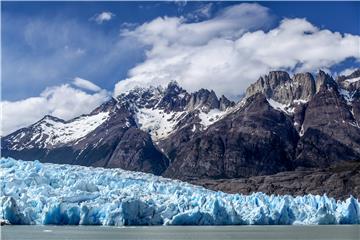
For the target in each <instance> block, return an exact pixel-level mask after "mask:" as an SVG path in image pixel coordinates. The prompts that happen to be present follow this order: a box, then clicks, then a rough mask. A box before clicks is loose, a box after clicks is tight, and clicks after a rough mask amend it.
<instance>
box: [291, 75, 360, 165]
mask: <svg viewBox="0 0 360 240" xmlns="http://www.w3.org/2000/svg"><path fill="white" fill-rule="evenodd" d="M320 83H321V84H320ZM317 86H318V92H317V93H316V95H314V97H313V98H312V99H311V101H310V102H309V104H308V106H307V108H306V112H305V118H304V122H303V129H302V132H303V134H304V135H303V136H302V137H301V139H300V142H299V144H298V147H297V158H296V165H299V166H312V167H327V166H329V165H330V164H331V163H333V162H336V161H342V160H356V159H360V129H359V128H358V127H357V126H356V124H355V123H356V121H355V119H354V117H353V115H352V113H351V110H350V108H349V106H348V105H347V103H346V101H345V100H344V98H343V97H342V96H341V95H340V94H339V91H338V87H337V85H336V82H335V81H334V80H333V79H332V78H331V77H330V76H329V75H327V74H325V73H324V72H320V73H319V75H318V77H317Z"/></svg>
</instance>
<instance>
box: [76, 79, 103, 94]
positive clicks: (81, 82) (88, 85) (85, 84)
mask: <svg viewBox="0 0 360 240" xmlns="http://www.w3.org/2000/svg"><path fill="white" fill-rule="evenodd" d="M73 84H74V85H75V86H77V87H79V88H82V89H85V90H90V91H93V92H98V91H100V90H101V88H100V87H99V86H98V85H96V84H94V83H92V82H90V81H89V80H86V79H83V78H79V77H76V78H74V80H73Z"/></svg>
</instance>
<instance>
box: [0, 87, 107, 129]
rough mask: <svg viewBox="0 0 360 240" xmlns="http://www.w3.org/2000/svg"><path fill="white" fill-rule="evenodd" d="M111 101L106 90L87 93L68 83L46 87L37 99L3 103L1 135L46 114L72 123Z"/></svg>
mask: <svg viewBox="0 0 360 240" xmlns="http://www.w3.org/2000/svg"><path fill="white" fill-rule="evenodd" d="M108 98H109V94H108V92H107V91H105V90H101V89H100V90H99V91H98V92H95V93H93V94H88V93H86V92H84V91H82V90H80V89H76V88H73V87H71V86H70V85H69V84H63V85H59V86H54V87H49V88H46V89H45V90H44V91H43V92H42V93H41V94H40V96H38V97H31V98H27V99H24V100H19V101H1V103H0V107H1V109H2V115H1V116H2V119H1V136H4V135H6V134H9V133H11V132H13V131H15V130H17V129H19V128H22V127H26V126H28V125H30V124H32V123H34V122H36V121H38V120H40V119H41V118H42V117H44V116H45V115H52V116H55V117H58V118H61V119H64V120H69V119H72V118H74V117H77V116H79V115H81V114H86V113H89V112H90V111H91V110H93V109H94V108H96V107H97V106H99V105H100V104H101V103H103V102H104V101H106V100H107V99H108Z"/></svg>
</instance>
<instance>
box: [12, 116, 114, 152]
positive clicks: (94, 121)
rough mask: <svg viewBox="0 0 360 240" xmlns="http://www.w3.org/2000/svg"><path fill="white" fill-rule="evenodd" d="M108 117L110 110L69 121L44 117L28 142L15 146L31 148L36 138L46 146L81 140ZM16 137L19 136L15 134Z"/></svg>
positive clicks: (15, 146)
mask: <svg viewBox="0 0 360 240" xmlns="http://www.w3.org/2000/svg"><path fill="white" fill-rule="evenodd" d="M108 118H109V112H99V113H98V114H94V115H86V116H80V117H78V118H75V119H74V120H71V121H68V122H65V121H56V120H54V119H53V118H44V119H43V120H42V121H40V122H39V123H37V124H36V125H34V128H35V129H34V134H33V136H32V137H31V139H30V140H29V141H28V142H24V144H23V145H24V146H21V147H19V146H17V145H14V147H13V148H16V149H17V150H21V148H22V147H25V148H31V146H32V145H30V144H31V143H32V142H33V141H34V140H36V141H35V142H36V143H37V142H40V141H41V142H43V144H44V145H45V146H49V145H56V144H65V143H68V142H72V141H75V140H79V139H81V138H83V137H85V136H86V135H87V134H89V133H90V132H92V131H94V130H95V129H96V128H97V127H99V126H100V125H101V124H103V123H104V122H105V121H106V120H107V119H108ZM21 134H23V133H21ZM21 136H22V135H21ZM21 136H19V139H20V138H21ZM15 138H17V136H15Z"/></svg>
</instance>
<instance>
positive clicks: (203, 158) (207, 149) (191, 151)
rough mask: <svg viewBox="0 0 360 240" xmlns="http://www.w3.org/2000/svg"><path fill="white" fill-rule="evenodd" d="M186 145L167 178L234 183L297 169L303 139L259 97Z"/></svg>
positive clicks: (258, 95) (183, 144)
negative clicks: (295, 160) (296, 156)
mask: <svg viewBox="0 0 360 240" xmlns="http://www.w3.org/2000/svg"><path fill="white" fill-rule="evenodd" d="M177 137H179V136H177ZM180 137H182V136H180ZM183 140H184V141H178V144H180V147H178V150H176V152H177V153H176V154H175V156H174V154H169V155H170V156H171V158H174V161H173V162H172V164H171V165H170V167H169V168H168V169H167V170H166V172H165V176H168V177H176V178H181V179H186V178H192V177H212V178H224V177H225V178H232V177H248V176H253V175H259V174H271V173H275V172H279V171H285V170H289V169H291V167H292V166H291V159H292V158H293V156H294V154H295V148H294V145H295V144H294V143H295V142H296V141H297V133H296V131H295V129H294V128H293V126H292V123H291V120H290V119H289V118H288V117H286V116H285V115H284V114H283V113H282V112H279V111H276V110H274V109H273V108H271V107H270V105H269V104H268V102H267V100H266V98H265V97H264V96H263V95H262V94H256V95H254V96H252V97H251V98H249V99H248V100H247V103H246V105H245V106H244V107H243V108H242V109H240V110H238V111H236V112H234V113H232V114H230V115H228V116H226V117H225V118H224V119H222V120H221V121H219V122H217V123H215V124H213V125H211V126H210V127H209V128H208V129H207V130H205V131H204V132H202V133H200V134H198V135H195V136H193V137H192V138H191V139H189V138H185V139H183ZM187 140H190V141H187Z"/></svg>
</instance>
